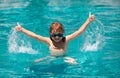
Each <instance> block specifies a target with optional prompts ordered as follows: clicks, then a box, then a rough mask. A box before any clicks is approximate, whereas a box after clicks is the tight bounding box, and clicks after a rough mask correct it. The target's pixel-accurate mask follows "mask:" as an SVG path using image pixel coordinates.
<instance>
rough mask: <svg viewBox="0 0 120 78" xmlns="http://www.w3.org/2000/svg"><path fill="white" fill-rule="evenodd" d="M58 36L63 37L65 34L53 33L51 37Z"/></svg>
mask: <svg viewBox="0 0 120 78" xmlns="http://www.w3.org/2000/svg"><path fill="white" fill-rule="evenodd" d="M56 36H58V37H63V34H61V33H58V34H52V35H51V37H56Z"/></svg>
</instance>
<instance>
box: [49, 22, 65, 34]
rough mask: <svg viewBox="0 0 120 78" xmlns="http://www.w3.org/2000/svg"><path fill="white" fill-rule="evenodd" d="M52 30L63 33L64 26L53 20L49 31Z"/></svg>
mask: <svg viewBox="0 0 120 78" xmlns="http://www.w3.org/2000/svg"><path fill="white" fill-rule="evenodd" d="M53 32H62V33H64V27H63V25H62V24H61V23H59V22H53V23H52V24H51V26H50V33H53Z"/></svg>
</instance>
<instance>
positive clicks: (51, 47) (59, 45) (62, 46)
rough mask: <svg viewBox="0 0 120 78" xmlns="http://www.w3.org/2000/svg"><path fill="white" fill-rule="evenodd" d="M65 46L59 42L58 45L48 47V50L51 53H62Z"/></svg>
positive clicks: (52, 44) (53, 44)
mask: <svg viewBox="0 0 120 78" xmlns="http://www.w3.org/2000/svg"><path fill="white" fill-rule="evenodd" d="M66 47H67V44H66V43H64V42H60V43H51V44H50V46H49V49H50V50H51V51H60V52H63V51H65V50H66Z"/></svg>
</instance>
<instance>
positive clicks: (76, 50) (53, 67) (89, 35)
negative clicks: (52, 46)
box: [0, 0, 120, 78]
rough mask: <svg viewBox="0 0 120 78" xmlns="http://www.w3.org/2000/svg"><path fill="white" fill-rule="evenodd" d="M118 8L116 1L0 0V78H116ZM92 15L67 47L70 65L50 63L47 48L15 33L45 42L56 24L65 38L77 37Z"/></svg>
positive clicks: (119, 34)
mask: <svg viewBox="0 0 120 78" xmlns="http://www.w3.org/2000/svg"><path fill="white" fill-rule="evenodd" d="M119 4H120V2H119V0H115V1H114V0H92V1H90V0H74V1H73V0H10V1H8V0H0V77H4V78H45V77H55V78H57V77H58V78H62V77H63V78H64V77H65V78H74V77H86V78H90V77H91V78H113V77H115V78H118V77H120V48H119V46H120V10H119V9H120V5H119ZM89 12H91V13H93V14H95V16H96V20H95V21H93V22H92V23H91V24H90V25H89V26H88V28H87V29H86V31H85V32H84V33H83V34H82V35H81V36H79V37H78V38H76V39H75V40H72V41H71V42H70V43H69V46H68V51H67V52H68V56H69V57H73V58H75V59H76V61H77V62H78V64H77V65H71V64H68V63H65V62H63V58H53V57H50V58H48V59H46V60H44V61H42V62H40V63H34V62H33V61H34V60H35V59H37V58H43V57H49V53H48V46H46V45H45V44H43V43H40V42H38V41H36V40H34V39H33V38H30V37H28V36H26V35H25V34H23V33H20V32H16V31H15V30H14V27H15V26H16V23H17V22H19V23H20V24H21V25H22V26H23V27H24V28H26V29H29V30H31V31H33V32H35V33H37V34H40V35H42V36H49V26H50V24H51V23H52V22H55V21H59V22H61V23H62V24H63V25H64V27H65V35H68V34H71V33H73V32H74V31H76V30H77V29H78V28H79V27H80V26H81V25H82V24H83V23H84V21H85V20H86V19H87V17H88V14H89Z"/></svg>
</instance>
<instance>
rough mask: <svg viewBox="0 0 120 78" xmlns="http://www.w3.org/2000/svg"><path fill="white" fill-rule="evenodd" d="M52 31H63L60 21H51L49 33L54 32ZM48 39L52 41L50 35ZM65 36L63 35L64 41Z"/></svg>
mask: <svg viewBox="0 0 120 78" xmlns="http://www.w3.org/2000/svg"><path fill="white" fill-rule="evenodd" d="M54 32H61V33H64V27H63V25H62V24H61V23H59V22H53V23H52V24H51V26H50V33H54ZM50 39H51V40H52V41H53V39H52V37H51V36H50ZM65 40H66V38H65V37H63V38H62V41H63V42H65Z"/></svg>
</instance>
